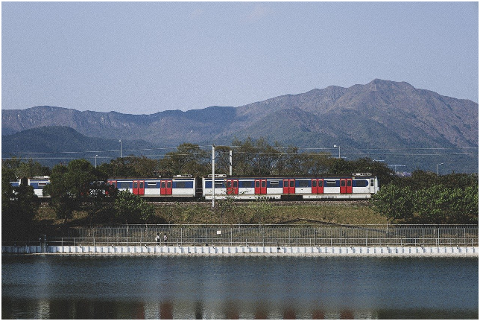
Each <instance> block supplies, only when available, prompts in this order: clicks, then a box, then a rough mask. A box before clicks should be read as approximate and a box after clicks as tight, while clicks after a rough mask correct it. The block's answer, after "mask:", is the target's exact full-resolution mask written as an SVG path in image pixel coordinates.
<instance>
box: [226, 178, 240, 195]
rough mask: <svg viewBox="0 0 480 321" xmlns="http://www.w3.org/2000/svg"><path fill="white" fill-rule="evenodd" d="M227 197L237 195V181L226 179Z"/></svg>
mask: <svg viewBox="0 0 480 321" xmlns="http://www.w3.org/2000/svg"><path fill="white" fill-rule="evenodd" d="M227 195H238V179H227Z"/></svg>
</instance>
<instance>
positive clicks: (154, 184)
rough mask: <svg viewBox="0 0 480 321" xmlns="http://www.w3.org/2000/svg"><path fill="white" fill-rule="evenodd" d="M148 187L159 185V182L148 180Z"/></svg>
mask: <svg viewBox="0 0 480 321" xmlns="http://www.w3.org/2000/svg"><path fill="white" fill-rule="evenodd" d="M147 187H157V182H147Z"/></svg>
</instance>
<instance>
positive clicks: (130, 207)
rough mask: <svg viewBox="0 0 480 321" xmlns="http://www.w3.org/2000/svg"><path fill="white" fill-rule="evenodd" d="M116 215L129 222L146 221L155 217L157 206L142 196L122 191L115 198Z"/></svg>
mask: <svg viewBox="0 0 480 321" xmlns="http://www.w3.org/2000/svg"><path fill="white" fill-rule="evenodd" d="M114 208H115V217H116V218H118V219H119V220H120V221H122V222H125V224H128V223H146V222H147V221H148V220H150V219H151V218H153V217H154V215H155V207H154V206H153V205H152V204H149V203H147V202H146V201H144V200H143V199H142V198H141V197H140V196H138V195H134V194H132V193H130V192H129V191H120V192H119V193H118V195H117V198H116V199H115V206H114Z"/></svg>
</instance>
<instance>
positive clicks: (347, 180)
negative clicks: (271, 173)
mask: <svg viewBox="0 0 480 321" xmlns="http://www.w3.org/2000/svg"><path fill="white" fill-rule="evenodd" d="M378 190H379V187H378V180H377V178H376V177H373V176H371V175H369V174H354V175H352V176H348V177H323V178H318V177H315V178H308V177H269V178H257V177H255V178H253V177H241V178H240V177H216V178H215V198H216V199H225V198H228V197H231V198H234V199H245V200H248V199H259V198H266V199H305V200H315V199H318V200H321V199H339V200H342V199H343V200H346V199H369V198H371V197H372V195H374V194H376V193H377V192H378ZM202 191H203V195H202V196H203V197H204V198H205V199H212V198H213V192H214V189H213V187H212V178H211V177H208V178H205V177H204V178H203V179H202Z"/></svg>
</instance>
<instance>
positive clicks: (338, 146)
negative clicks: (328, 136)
mask: <svg viewBox="0 0 480 321" xmlns="http://www.w3.org/2000/svg"><path fill="white" fill-rule="evenodd" d="M333 147H336V148H338V159H340V145H333Z"/></svg>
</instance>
